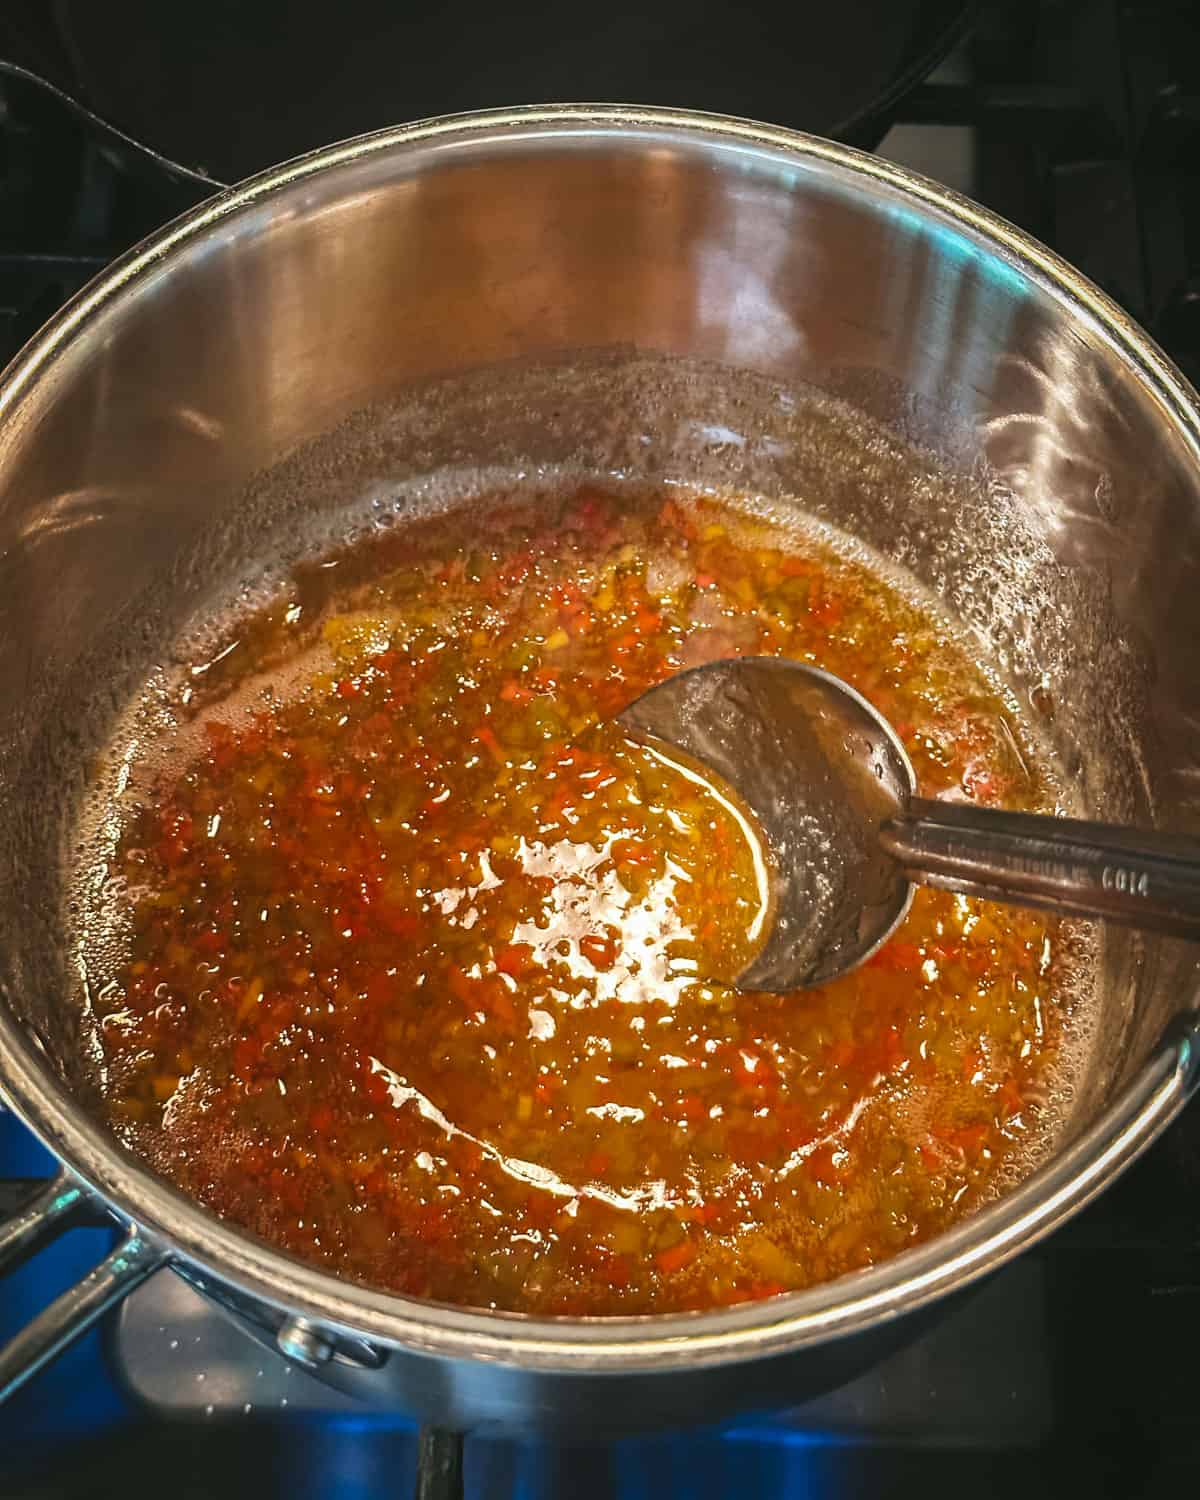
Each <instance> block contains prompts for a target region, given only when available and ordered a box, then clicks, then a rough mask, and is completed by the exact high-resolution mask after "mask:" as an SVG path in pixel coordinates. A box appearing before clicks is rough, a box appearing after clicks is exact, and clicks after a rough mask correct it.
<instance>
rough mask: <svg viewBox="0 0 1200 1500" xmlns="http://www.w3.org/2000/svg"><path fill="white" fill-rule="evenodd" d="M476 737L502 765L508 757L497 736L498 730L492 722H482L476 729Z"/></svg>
mask: <svg viewBox="0 0 1200 1500" xmlns="http://www.w3.org/2000/svg"><path fill="white" fill-rule="evenodd" d="M475 738H476V739H477V740H478V741H479V743H480V744H481V745H482V746H483V747H484V749H485V750H486V751H487V752H488V754H489V755H490V756H491V757H492V759H493V760H496V761H498V762H499V763H500V764H501V765H503V764H504V762H505V761H506V760H507V759H508V757H507V755H506V754H505V752H504V748H503V747H502V745H501V744H500V741H499V740H498V739H497V738H496V732H495V730H494V729H493V728H492V727H491V725H490V724H481V725H480V726H479V728H478V729H476V731H475Z"/></svg>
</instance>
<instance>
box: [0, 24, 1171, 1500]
mask: <svg viewBox="0 0 1200 1500" xmlns="http://www.w3.org/2000/svg"><path fill="white" fill-rule="evenodd" d="M980 11H981V14H980V19H979V22H978V25H977V27H976V30H975V33H974V35H973V38H972V40H971V42H970V43H969V45H968V46H967V47H965V48H964V49H963V51H962V52H961V53H959V54H957V55H956V56H955V57H954V58H952V59H951V61H950V63H949V64H948V65H947V66H945V67H944V68H942V69H941V70H939V73H938V74H937V75H935V77H934V78H933V79H932V80H930V81H928V82H927V83H925V84H923V85H921V86H920V87H918V88H917V89H916V91H915V92H914V93H912V94H910V95H909V96H908V98H907V99H906V100H905V101H904V103H903V104H902V106H901V107H900V111H899V116H898V121H897V124H896V127H895V128H893V129H892V130H891V131H890V132H889V133H888V134H887V135H886V136H885V138H884V139H883V141H882V142H881V145H880V150H881V151H882V153H883V154H885V155H888V156H892V157H895V158H897V159H901V160H903V161H904V162H905V163H906V164H907V165H910V166H913V167H915V168H917V169H918V170H922V171H925V172H927V173H928V174H929V175H931V176H934V177H940V178H943V179H945V180H948V181H950V182H951V185H953V186H955V187H957V188H959V189H960V190H962V191H965V192H967V193H969V194H970V195H971V196H973V197H975V198H977V199H979V200H980V201H981V202H983V203H985V204H987V205H988V206H989V207H990V208H992V209H994V210H995V211H997V212H999V213H1000V214H1002V215H1004V216H1005V217H1006V218H1008V219H1011V220H1013V221H1014V222H1015V223H1017V224H1019V225H1020V226H1021V227H1023V228H1024V229H1026V230H1028V231H1030V232H1031V233H1032V234H1034V235H1035V236H1037V237H1038V238H1039V239H1041V240H1043V241H1045V242H1046V243H1048V244H1050V245H1051V246H1052V247H1053V248H1054V249H1056V250H1057V251H1058V252H1059V253H1060V254H1062V255H1063V256H1064V257H1065V258H1066V259H1068V260H1070V261H1072V262H1073V263H1074V264H1076V265H1077V266H1079V267H1080V269H1081V270H1083V271H1084V272H1085V273H1086V274H1087V275H1088V276H1090V277H1091V278H1092V279H1093V280H1094V281H1096V282H1097V283H1099V285H1100V286H1102V287H1103V288H1104V289H1105V290H1106V291H1107V292H1109V293H1110V294H1111V295H1112V296H1113V297H1114V298H1116V300H1117V301H1118V302H1120V303H1121V304H1122V305H1123V306H1125V307H1126V308H1127V309H1128V310H1129V311H1130V312H1131V313H1132V314H1133V315H1134V317H1136V318H1137V319H1138V320H1139V321H1140V322H1142V323H1143V324H1144V325H1145V326H1146V327H1147V328H1148V329H1149V331H1150V332H1151V333H1152V334H1153V335H1154V336H1155V337H1156V338H1157V339H1158V340H1159V341H1160V343H1162V344H1163V346H1164V347H1165V349H1166V350H1167V352H1168V353H1169V354H1170V355H1171V356H1172V357H1173V358H1174V359H1175V360H1176V361H1177V362H1178V363H1179V364H1180V365H1181V366H1182V367H1183V369H1184V371H1185V373H1187V374H1188V375H1189V376H1190V377H1191V378H1192V379H1193V380H1197V379H1200V192H1198V191H1197V188H1198V187H1200V182H1198V180H1197V179H1198V176H1200V174H1198V172H1197V167H1196V163H1197V160H1198V159H1200V5H1197V4H1196V3H1195V0H1178V3H1167V0H1147V3H1140V4H1138V3H1128V4H1119V3H1116V0H1046V3H1042V4H1036V3H1022V0H1007V3H1006V0H989V3H985V4H983V5H982V6H981V7H980ZM781 65H786V60H781ZM188 201H189V200H188V198H187V195H186V190H184V189H182V188H181V187H180V186H179V185H178V183H173V182H170V181H168V180H167V179H165V178H163V177H161V176H157V175H156V174H155V172H154V171H153V169H146V170H134V169H131V166H130V163H129V162H128V161H117V160H114V159H113V157H111V156H110V155H109V154H108V152H107V149H106V147H105V145H104V144H103V143H102V142H101V141H99V140H98V139H97V138H95V137H93V136H91V135H89V133H88V131H87V130H86V129H85V128H83V127H80V126H78V125H76V124H75V123H74V122H73V121H72V120H71V119H70V118H69V117H68V116H67V115H66V114H65V113H64V112H63V111H62V110H61V108H60V107H59V106H58V105H56V104H55V103H54V102H53V101H47V100H44V99H42V98H41V97H39V96H38V95H36V94H35V93H33V92H31V91H29V90H28V89H25V88H22V87H19V86H17V85H16V84H12V83H8V84H5V83H3V82H0V363H3V362H4V361H5V360H6V359H7V358H8V357H9V356H10V355H11V354H13V353H15V351H16V350H17V348H19V347H20V345H21V343H23V342H24V340H25V339H26V338H27V337H28V336H29V335H30V334H32V333H33V332H34V331H35V329H36V328H37V327H38V326H39V325H40V324H41V323H42V322H43V321H44V320H45V318H46V317H48V316H49V315H50V314H51V313H52V312H53V311H54V310H55V309H56V308H57V307H58V306H59V305H60V304H61V303H62V302H63V301H64V300H65V299H66V298H67V297H69V296H70V295H71V294H72V293H73V292H75V291H77V290H78V289H79V288H80V287H81V286H82V285H83V284H84V283H85V282H86V281H87V280H88V279H89V278H90V277H91V276H93V275H94V274H95V273H96V272H97V271H99V270H100V269H101V268H102V267H103V266H104V265H105V264H107V262H108V261H109V260H111V259H112V258H113V256H115V255H116V254H119V253H120V252H121V251H123V250H124V249H126V248H128V247H129V246H130V245H131V244H133V243H134V242H135V241H136V240H137V239H139V238H140V237H141V236H142V235H144V234H146V233H148V232H149V231H150V230H152V229H154V228H156V227H157V226H158V225H160V224H161V223H162V222H163V221H164V220H165V219H167V218H168V217H170V216H171V215H173V214H174V213H176V212H178V211H180V210H181V209H182V208H184V207H186V206H188ZM47 1169H48V1159H47V1158H46V1157H45V1154H44V1153H43V1152H42V1151H41V1148H39V1147H37V1146H35V1145H34V1144H33V1142H32V1141H31V1139H30V1138H29V1137H28V1136H27V1135H26V1133H25V1132H24V1131H23V1130H22V1129H21V1127H19V1126H18V1125H17V1123H16V1121H15V1120H13V1118H12V1117H11V1116H9V1115H5V1113H4V1111H3V1109H2V1108H0V1179H3V1178H5V1177H32V1176H35V1175H38V1174H40V1173H42V1172H44V1171H46V1170H47ZM3 1210H4V1204H3V1203H0V1212H3ZM103 1239H104V1236H103V1234H102V1232H99V1231H88V1232H82V1231H81V1232H76V1233H75V1234H73V1235H71V1236H68V1237H67V1239H66V1240H64V1241H63V1242H62V1243H61V1244H60V1246H58V1247H56V1249H54V1250H53V1251H50V1252H46V1253H44V1254H43V1255H42V1256H40V1257H38V1259H37V1260H36V1261H35V1262H33V1263H32V1264H31V1265H30V1266H27V1267H26V1268H25V1269H24V1270H22V1271H21V1272H20V1273H19V1274H18V1275H17V1276H14V1277H10V1278H8V1279H7V1280H6V1281H3V1282H0V1338H3V1336H4V1334H5V1333H6V1332H7V1331H10V1330H11V1329H12V1328H14V1327H15V1326H16V1324H17V1322H18V1321H19V1320H20V1318H21V1317H22V1316H27V1315H28V1312H29V1309H30V1308H31V1307H35V1306H37V1305H39V1304H40V1303H42V1302H44V1301H45V1300H46V1299H47V1298H48V1297H49V1296H51V1295H53V1294H54V1293H55V1292H56V1291H57V1290H59V1289H60V1287H61V1285H62V1284H63V1283H64V1282H65V1280H66V1279H67V1278H69V1277H70V1276H71V1275H72V1274H78V1271H79V1269H80V1268H81V1267H84V1266H86V1265H89V1264H92V1263H94V1262H95V1260H96V1259H97V1258H98V1255H99V1254H100V1253H102V1249H103ZM172 1283H173V1279H172V1278H165V1279H164V1278H156V1279H155V1280H154V1281H152V1282H151V1283H149V1284H148V1285H147V1288H145V1289H143V1292H140V1293H138V1294H135V1297H134V1298H133V1299H131V1301H130V1302H129V1303H128V1304H127V1306H126V1308H125V1310H124V1311H123V1312H122V1314H121V1315H120V1316H119V1317H117V1318H115V1319H113V1320H112V1322H111V1323H110V1325H109V1327H108V1328H107V1329H106V1330H104V1332H103V1333H102V1334H99V1335H92V1336H90V1337H88V1338H87V1339H85V1340H83V1341H82V1342H81V1344H80V1345H79V1346H77V1347H76V1349H74V1350H72V1351H71V1352H70V1354H68V1355H67V1356H66V1357H65V1358H64V1359H63V1360H61V1361H60V1362H59V1363H58V1364H57V1365H56V1366H54V1367H52V1368H51V1369H50V1370H49V1371H48V1372H47V1373H45V1374H43V1375H42V1376H40V1377H39V1378H38V1379H37V1380H36V1381H34V1382H33V1383H32V1384H31V1385H30V1386H29V1387H28V1388H27V1389H26V1390H25V1391H24V1392H22V1393H21V1394H20V1395H19V1396H18V1397H17V1398H16V1399H15V1400H14V1401H12V1402H10V1403H9V1405H8V1406H7V1407H5V1408H0V1454H2V1455H3V1458H2V1460H0V1462H2V1463H3V1465H4V1466H5V1467H4V1471H3V1472H5V1479H4V1481H3V1482H2V1484H0V1492H2V1493H3V1494H5V1495H6V1496H12V1497H14V1500H15V1497H18V1496H26V1495H28V1496H30V1497H32V1496H35V1495H54V1496H56V1497H67V1496H70V1497H75V1496H81V1497H82V1496H90V1495H92V1494H96V1495H100V1494H104V1495H108V1494H109V1493H111V1492H112V1490H113V1489H114V1488H115V1487H116V1485H118V1484H119V1485H120V1487H121V1488H122V1490H123V1491H125V1492H126V1493H131V1494H133V1495H140V1494H141V1493H143V1492H144V1493H147V1494H149V1493H150V1492H151V1491H152V1490H153V1491H154V1492H157V1491H158V1490H159V1489H160V1488H162V1487H163V1486H164V1484H165V1485H167V1486H169V1487H170V1488H171V1489H172V1490H173V1491H174V1492H176V1493H177V1494H178V1496H179V1497H180V1500H184V1497H189V1496H191V1495H193V1494H194V1495H210V1494H213V1493H216V1492H217V1491H218V1489H219V1490H220V1491H221V1492H223V1493H226V1494H228V1495H229V1496H230V1497H231V1500H232V1497H233V1496H236V1495H240V1494H242V1493H243V1492H244V1493H245V1494H247V1495H250V1494H254V1495H255V1496H257V1497H260V1500H267V1497H271V1496H274V1495H276V1494H280V1495H281V1494H283V1493H285V1492H286V1493H287V1494H288V1496H289V1500H303V1497H304V1496H306V1495H308V1494H312V1495H313V1496H317V1495H321V1496H326V1495H335V1494H336V1495H337V1496H339V1500H340V1497H360V1496H361V1497H363V1500H366V1497H374V1496H382V1495H389V1496H390V1495H392V1494H394V1493H399V1494H406V1493H409V1492H410V1486H411V1474H412V1466H413V1461H414V1452H415V1435H414V1433H413V1431H412V1429H411V1427H409V1426H407V1425H406V1424H405V1423H403V1422H402V1421H398V1420H394V1419H389V1418H384V1417H374V1416H368V1415H365V1414H363V1413H361V1412H358V1411H356V1410H354V1409H351V1408H349V1407H347V1406H346V1405H345V1404H343V1403H341V1402H339V1401H338V1400H337V1399H336V1398H330V1397H329V1396H328V1395H327V1394H325V1393H324V1392H323V1391H322V1390H321V1388H319V1387H316V1386H314V1385H313V1384H312V1383H311V1382H309V1381H308V1380H307V1379H306V1377H304V1376H302V1375H296V1376H293V1375H288V1374H287V1373H285V1370H284V1367H283V1365H282V1363H281V1362H278V1361H273V1360H272V1358H271V1357H269V1356H267V1355H265V1354H263V1353H261V1352H260V1351H258V1350H257V1348H256V1347H255V1346H252V1345H248V1344H247V1345H245V1346H244V1347H243V1342H242V1339H243V1336H242V1335H241V1334H240V1333H238V1332H237V1331H236V1330H233V1329H232V1328H229V1327H227V1326H225V1325H224V1324H222V1323H221V1322H220V1321H219V1320H218V1321H214V1320H213V1318H212V1315H211V1314H207V1313H205V1312H204V1310H203V1309H200V1308H197V1307H196V1305H195V1304H194V1303H192V1302H190V1301H189V1297H190V1295H191V1294H190V1293H188V1292H187V1289H186V1288H185V1287H183V1284H182V1283H179V1284H178V1286H174V1285H173V1284H172ZM1198 1333H1200V1108H1193V1109H1192V1110H1191V1111H1190V1113H1188V1114H1187V1115H1185V1116H1184V1117H1183V1118H1182V1119H1181V1120H1180V1121H1179V1122H1178V1123H1177V1124H1176V1125H1175V1127H1173V1129H1172V1130H1171V1131H1169V1132H1168V1134H1167V1135H1166V1136H1165V1137H1164V1138H1163V1140H1162V1141H1161V1142H1159V1143H1158V1145H1157V1146H1156V1147H1155V1148H1154V1149H1153V1150H1152V1151H1151V1152H1150V1153H1149V1154H1148V1155H1147V1157H1146V1158H1145V1159H1144V1160H1143V1161H1142V1162H1141V1163H1139V1164H1138V1165H1137V1166H1136V1167H1135V1168H1134V1169H1133V1170H1132V1171H1130V1172H1129V1173H1128V1174H1127V1175H1126V1176H1125V1178H1123V1179H1122V1181H1121V1182H1119V1183H1118V1184H1117V1185H1116V1187H1115V1188H1114V1189H1113V1190H1112V1191H1111V1192H1110V1193H1108V1194H1107V1195H1106V1196H1105V1197H1104V1198H1103V1199H1102V1200H1101V1201H1100V1202H1098V1203H1097V1204H1095V1205H1093V1206H1092V1207H1091V1208H1090V1209H1089V1210H1088V1211H1087V1212H1086V1213H1085V1214H1083V1215H1081V1216H1080V1217H1079V1218H1078V1219H1076V1220H1075V1221H1074V1222H1073V1223H1072V1224H1070V1225H1068V1226H1067V1227H1066V1228H1065V1229H1064V1230H1062V1231H1060V1232H1059V1233H1058V1234H1057V1235H1056V1236H1054V1237H1053V1238H1052V1239H1051V1240H1050V1241H1048V1242H1047V1243H1046V1244H1045V1245H1043V1246H1041V1247H1040V1248H1039V1249H1037V1250H1036V1251H1035V1252H1033V1253H1032V1254H1031V1255H1028V1256H1026V1257H1025V1258H1024V1259H1023V1260H1022V1261H1021V1262H1019V1263H1018V1264H1017V1265H1015V1266H1013V1267H1010V1268H1009V1269H1008V1270H1006V1271H1004V1272H1002V1273H1001V1274H1000V1275H999V1276H998V1277H997V1278H995V1279H994V1280H993V1282H991V1283H990V1284H989V1285H988V1286H987V1287H986V1288H984V1289H983V1291H982V1292H981V1293H980V1294H979V1295H978V1296H977V1297H975V1298H973V1299H971V1300H969V1301H968V1302H967V1303H965V1304H964V1305H963V1306H961V1307H960V1308H959V1309H957V1310H956V1311H954V1312H953V1313H952V1314H951V1316H950V1317H949V1318H947V1319H946V1320H945V1321H944V1322H943V1323H941V1324H940V1325H938V1326H937V1327H936V1328H935V1329H934V1330H933V1332H932V1333H931V1334H929V1335H928V1336H927V1337H926V1338H925V1339H923V1340H921V1341H920V1342H918V1343H917V1344H915V1345H914V1346H913V1347H912V1348H911V1349H909V1350H907V1351H903V1352H902V1353H901V1354H900V1355H899V1356H897V1357H896V1358H895V1359H894V1360H892V1361H891V1362H889V1363H888V1364H887V1365H885V1366H883V1367H881V1368H880V1369H879V1370H877V1371H875V1372H872V1374H871V1375H870V1376H868V1377H865V1378H864V1379H863V1380H862V1381H859V1382H856V1383H855V1384H854V1386H852V1387H847V1388H846V1389H845V1390H844V1391H842V1392H837V1393H834V1394H833V1395H832V1396H831V1397H829V1398H826V1399H824V1400H823V1401H821V1402H817V1403H814V1404H812V1405H810V1406H808V1407H804V1408H799V1409H797V1410H796V1411H793V1412H789V1413H785V1414H783V1415H781V1416H780V1415H777V1416H774V1417H772V1418H770V1419H763V1420H759V1421H743V1422H739V1423H737V1424H735V1425H733V1426H729V1427H723V1428H717V1429H703V1430H699V1431H697V1432H696V1433H692V1434H688V1435H685V1436H677V1437H669V1438H662V1439H655V1440H650V1441H645V1442H637V1443H620V1444H615V1445H607V1446H603V1447H592V1448H572V1449H550V1448H548V1447H546V1446H544V1445H537V1444H529V1445H509V1444H498V1443H490V1444H487V1443H479V1444H472V1443H469V1444H468V1456H467V1481H468V1484H467V1492H468V1494H479V1495H488V1496H497V1497H504V1500H507V1497H510V1496H511V1497H516V1496H522V1497H534V1496H538V1497H541V1496H551V1495H570V1496H572V1497H580V1500H583V1497H589V1496H597V1497H599V1496H618V1495H619V1496H621V1497H622V1500H633V1497H638V1500H641V1497H642V1496H647V1497H648V1496H649V1495H650V1494H652V1493H653V1494H655V1495H670V1496H688V1497H692V1496H695V1497H698V1500H699V1497H707V1496H725V1495H729V1494H733V1493H735V1492H737V1491H745V1492H747V1493H753V1494H755V1495H760V1496H768V1497H770V1496H783V1495H787V1496H793V1495H795V1496H800V1495H805V1496H807V1495H810V1494H811V1495H814V1496H815V1495H824V1494H830V1495H833V1494H847V1495H858V1494H865V1493H873V1494H878V1495H892V1494H897V1495H898V1494H911V1493H915V1492H916V1491H918V1490H921V1491H923V1492H926V1493H931V1494H934V1495H937V1494H942V1493H946V1494H949V1493H951V1492H955V1493H957V1492H959V1491H962V1490H964V1489H969V1490H970V1491H971V1492H972V1493H973V1494H975V1495H983V1496H990V1495H992V1494H996V1495H1000V1494H1002V1493H1003V1494H1004V1495H1006V1496H1008V1495H1011V1494H1012V1492H1013V1491H1014V1488H1018V1489H1019V1490H1020V1491H1022V1492H1023V1493H1024V1494H1025V1495H1026V1496H1029V1497H1031V1500H1032V1497H1037V1496H1043V1495H1045V1496H1050V1495H1054V1496H1060V1495H1062V1494H1064V1493H1074V1492H1082V1491H1086V1492H1088V1493H1090V1494H1091V1495H1095V1496H1107V1495H1113V1496H1140V1495H1147V1496H1150V1495H1155V1496H1156V1495H1160V1494H1162V1495H1165V1494H1167V1493H1168V1492H1169V1491H1170V1492H1174V1491H1176V1490H1178V1489H1179V1488H1180V1487H1184V1488H1185V1490H1186V1489H1187V1488H1194V1487H1195V1484H1196V1478H1195V1476H1196V1475H1197V1474H1200V1425H1198V1424H1197V1422H1196V1417H1195V1411H1194V1408H1195V1396H1194V1392H1195V1389H1196V1377H1195V1372H1194V1368H1193V1365H1192V1361H1190V1360H1189V1359H1188V1356H1189V1354H1191V1353H1192V1352H1193V1351H1194V1349H1195V1348H1196V1347H1197V1334H1198ZM247 1408H248V1410H247Z"/></svg>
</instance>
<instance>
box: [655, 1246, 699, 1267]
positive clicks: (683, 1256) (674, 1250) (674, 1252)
mask: <svg viewBox="0 0 1200 1500" xmlns="http://www.w3.org/2000/svg"><path fill="white" fill-rule="evenodd" d="M695 1258H696V1247H695V1245H693V1244H692V1242H691V1240H680V1241H679V1243H678V1244H677V1245H672V1246H671V1248H670V1249H669V1250H660V1251H659V1252H658V1254H657V1255H656V1256H655V1257H654V1263H655V1265H657V1267H658V1269H659V1270H660V1271H662V1272H663V1273H664V1275H667V1276H670V1275H671V1274H672V1273H673V1272H675V1271H682V1270H683V1268H684V1266H687V1265H691V1263H692V1261H694V1260H695Z"/></svg>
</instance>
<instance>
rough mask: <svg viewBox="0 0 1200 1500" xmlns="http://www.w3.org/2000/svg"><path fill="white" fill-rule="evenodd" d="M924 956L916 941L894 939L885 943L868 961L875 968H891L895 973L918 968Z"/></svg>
mask: <svg viewBox="0 0 1200 1500" xmlns="http://www.w3.org/2000/svg"><path fill="white" fill-rule="evenodd" d="M923 957H924V955H923V954H922V952H921V949H920V948H919V947H918V946H917V945H916V943H902V942H899V941H893V942H890V943H885V944H884V946H883V947H882V948H880V950H879V952H878V953H876V954H875V956H874V957H873V958H870V959H868V960H867V963H868V965H869V966H870V967H871V968H873V969H890V970H892V971H893V972H894V973H907V972H908V971H909V970H911V969H916V968H918V967H919V966H920V964H921V963H922V961H923Z"/></svg>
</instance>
